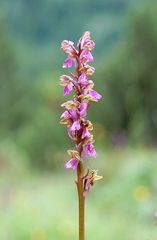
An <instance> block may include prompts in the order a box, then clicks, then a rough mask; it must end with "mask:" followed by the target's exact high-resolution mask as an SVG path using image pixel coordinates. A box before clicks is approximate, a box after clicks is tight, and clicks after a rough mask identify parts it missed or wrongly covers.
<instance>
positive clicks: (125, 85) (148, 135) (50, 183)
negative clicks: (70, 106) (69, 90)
mask: <svg viewBox="0 0 157 240" xmlns="http://www.w3.org/2000/svg"><path fill="white" fill-rule="evenodd" d="M156 26H157V2H156V1H155V0H154V1H153V0H149V1H148V0H146V1H144V0H138V1H137V0H136V1H135V0H97V1H92V0H23V1H21V0H14V1H12V0H0V36H1V37H0V240H50V239H51V240H62V239H64V240H73V239H77V193H76V188H75V184H74V179H75V174H74V172H73V171H65V170H64V163H65V162H66V160H67V158H68V156H67V155H66V150H67V149H68V148H69V147H72V146H73V144H72V143H70V141H69V140H68V137H67V134H66V129H65V128H64V127H63V126H61V125H59V118H60V114H61V111H62V109H61V108H60V104H61V103H62V102H63V101H65V98H63V93H62V90H63V89H62V88H61V87H60V86H59V80H58V79H59V76H60V75H61V74H63V73H65V70H64V71H63V70H62V69H61V66H62V62H63V60H64V58H65V55H64V53H62V52H60V42H61V41H62V40H63V39H68V40H73V41H75V42H76V41H77V39H78V38H79V37H80V36H81V35H82V33H83V32H84V31H86V30H89V31H91V33H92V37H93V39H94V40H95V41H96V48H95V50H94V52H93V54H94V57H95V63H94V67H96V73H95V76H94V81H95V85H96V90H98V91H99V92H100V93H101V94H102V95H103V99H102V100H101V101H100V102H99V103H97V104H96V105H95V104H94V103H93V105H92V106H91V108H90V110H89V118H90V120H91V121H92V122H93V123H94V135H95V139H96V148H97V152H98V158H97V159H96V160H92V159H91V160H90V162H89V164H90V165H91V166H92V167H94V168H98V169H99V173H100V175H103V176H104V178H103V180H101V181H100V182H99V183H96V186H94V188H93V189H92V191H91V193H90V194H89V196H88V198H87V203H86V208H87V209H86V215H87V216H86V219H87V224H86V235H87V239H90V240H95V239H99V240H104V239H108V240H109V239H110V240H114V239H116V240H139V239H142V240H156V239H157V221H156V220H155V218H154V213H155V212H156V211H157V204H156V202H157V201H156V200H157V174H156V168H157V27H156ZM66 99H69V97H67V98H66Z"/></svg>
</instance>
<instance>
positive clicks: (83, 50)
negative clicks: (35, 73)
mask: <svg viewBox="0 0 157 240" xmlns="http://www.w3.org/2000/svg"><path fill="white" fill-rule="evenodd" d="M94 47H95V42H94V41H93V40H92V39H91V36H90V32H89V31H86V32H85V33H83V35H82V37H81V38H80V39H79V41H78V43H77V47H76V48H75V46H74V43H73V42H72V41H68V40H64V41H62V43H61V50H62V51H64V52H65V53H66V54H67V58H66V59H65V60H64V63H63V65H62V67H63V68H71V67H72V66H74V68H75V73H72V72H69V75H62V76H61V77H60V85H61V86H63V87H64V90H63V95H67V94H69V93H70V92H71V91H72V90H74V96H73V98H72V100H68V101H67V102H65V103H63V104H62V105H61V106H62V107H64V108H65V111H64V112H63V113H62V115H61V120H60V123H61V124H64V125H67V132H68V135H69V138H70V140H71V141H72V142H74V143H75V149H73V150H68V154H69V156H70V159H69V160H68V161H67V163H66V164H65V168H67V169H70V168H71V169H73V170H76V171H77V177H78V178H77V181H76V184H77V189H78V196H79V239H80V240H83V239H84V200H85V197H86V196H87V194H88V192H89V191H90V189H91V187H92V186H93V184H94V182H95V181H96V180H99V179H101V178H102V177H101V176H98V175H97V170H90V169H89V168H88V167H87V161H86V158H87V157H94V158H95V157H96V156H97V153H96V150H95V147H94V139H93V135H92V134H91V131H92V130H93V125H92V123H91V122H90V121H89V120H87V111H88V108H89V105H90V102H91V101H93V102H97V101H99V100H100V99H101V98H102V96H101V94H100V93H98V92H97V91H96V90H94V89H93V87H94V83H93V81H92V80H91V79H90V77H91V76H92V75H93V74H94V72H95V68H94V67H93V66H90V65H89V63H90V62H93V61H94V58H93V55H92V54H91V51H92V50H93V49H94Z"/></svg>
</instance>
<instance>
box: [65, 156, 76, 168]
mask: <svg viewBox="0 0 157 240" xmlns="http://www.w3.org/2000/svg"><path fill="white" fill-rule="evenodd" d="M77 166H78V160H77V159H76V158H71V159H70V160H69V161H68V162H67V163H66V164H65V168H72V169H76V168H77Z"/></svg>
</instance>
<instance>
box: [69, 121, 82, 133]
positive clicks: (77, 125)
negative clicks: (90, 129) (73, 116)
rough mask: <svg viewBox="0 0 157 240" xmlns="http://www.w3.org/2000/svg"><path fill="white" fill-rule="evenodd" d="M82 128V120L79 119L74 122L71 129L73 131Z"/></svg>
mask: <svg viewBox="0 0 157 240" xmlns="http://www.w3.org/2000/svg"><path fill="white" fill-rule="evenodd" d="M80 128H81V125H80V122H79V120H76V121H74V122H73V124H72V126H71V128H70V129H71V131H76V130H80Z"/></svg>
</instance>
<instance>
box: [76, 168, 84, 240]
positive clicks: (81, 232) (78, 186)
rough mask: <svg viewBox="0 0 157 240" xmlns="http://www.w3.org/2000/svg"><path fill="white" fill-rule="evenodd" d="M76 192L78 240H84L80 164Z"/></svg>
mask: <svg viewBox="0 0 157 240" xmlns="http://www.w3.org/2000/svg"><path fill="white" fill-rule="evenodd" d="M77 190H78V201H79V240H85V221H84V210H85V198H84V196H83V179H82V177H81V166H80V164H79V165H78V167H77Z"/></svg>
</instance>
